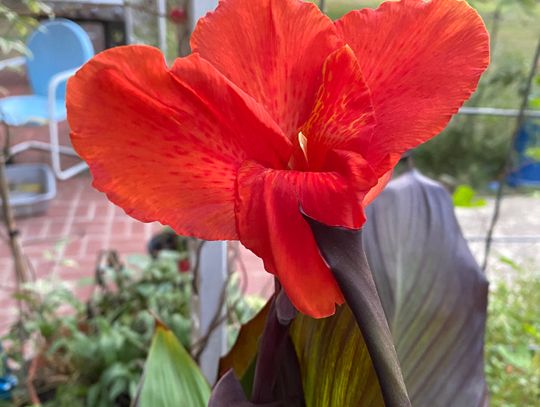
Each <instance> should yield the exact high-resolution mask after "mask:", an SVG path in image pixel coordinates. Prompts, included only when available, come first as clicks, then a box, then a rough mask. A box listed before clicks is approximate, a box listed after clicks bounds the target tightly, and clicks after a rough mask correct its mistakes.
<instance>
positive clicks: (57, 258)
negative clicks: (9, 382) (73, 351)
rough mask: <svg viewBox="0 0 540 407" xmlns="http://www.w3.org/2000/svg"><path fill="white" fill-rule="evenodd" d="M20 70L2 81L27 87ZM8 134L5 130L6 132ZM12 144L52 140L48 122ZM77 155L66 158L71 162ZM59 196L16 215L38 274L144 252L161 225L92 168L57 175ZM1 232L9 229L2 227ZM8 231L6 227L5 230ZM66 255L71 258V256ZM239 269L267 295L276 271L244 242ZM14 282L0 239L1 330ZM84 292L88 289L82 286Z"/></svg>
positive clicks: (69, 273) (63, 273)
mask: <svg viewBox="0 0 540 407" xmlns="http://www.w3.org/2000/svg"><path fill="white" fill-rule="evenodd" d="M21 78H22V77H21V75H19V74H14V73H12V72H11V73H10V72H8V73H0V86H3V87H7V88H8V90H9V94H18V93H24V92H26V91H27V85H26V84H25V82H24V80H23V79H21ZM60 132H61V133H60V134H61V139H62V140H63V143H65V144H68V143H69V142H68V133H69V131H68V128H67V125H66V124H65V123H64V124H63V125H62V126H60ZM1 137H2V138H3V137H4V135H3V134H2V135H1ZM11 139H12V144H15V143H18V142H20V141H23V140H27V139H37V140H43V141H47V139H48V133H47V129H46V128H37V127H34V128H23V129H14V130H12V131H11ZM15 161H16V162H39V163H49V162H50V157H49V155H48V153H44V152H37V151H28V152H23V153H21V154H20V155H17V156H16V157H15ZM71 162H73V159H71V158H69V159H67V160H66V165H69V164H70V163H71ZM57 190H58V193H57V196H56V198H55V199H54V200H52V201H51V203H50V207H49V209H48V211H47V212H46V213H45V214H43V215H41V216H34V217H27V218H20V219H17V227H18V229H19V231H20V233H21V239H22V244H23V248H24V252H25V254H26V255H27V257H28V261H29V263H30V265H31V269H32V271H33V274H34V275H35V277H37V278H42V277H58V278H60V279H61V280H62V281H67V282H70V283H73V285H74V286H75V285H76V283H77V281H79V280H81V279H82V278H86V277H92V276H93V274H94V268H95V263H96V260H97V256H98V254H99V252H100V251H101V250H104V249H115V250H117V251H118V252H119V253H120V255H121V256H124V257H125V256H126V255H128V254H131V253H144V252H145V251H146V243H147V241H148V240H149V239H150V237H151V236H152V235H153V234H154V233H156V232H158V231H159V230H160V229H161V227H162V226H161V225H160V224H158V223H147V224H145V223H142V222H139V221H137V220H135V219H133V218H131V217H129V216H128V215H126V214H125V213H124V212H123V210H122V209H120V208H118V207H116V206H114V205H113V204H111V203H110V202H109V201H108V200H107V199H106V197H105V195H104V194H102V193H100V192H98V191H96V190H94V189H93V188H92V187H91V176H90V174H89V173H88V171H86V172H84V173H82V174H80V175H78V176H76V177H74V178H71V179H69V180H67V181H57ZM2 232H4V230H3V228H2ZM2 236H5V233H2ZM66 260H68V261H67V262H66ZM240 261H241V263H240V264H238V265H236V267H237V268H238V269H242V267H245V273H242V275H243V276H244V278H247V281H246V287H247V292H248V293H250V294H260V295H263V296H268V295H269V293H270V292H271V290H272V281H273V280H272V277H271V276H270V275H269V274H268V273H266V272H264V271H263V267H262V262H261V261H260V260H259V259H258V258H257V257H256V256H255V255H253V254H252V253H251V252H249V251H248V250H246V249H245V248H243V247H241V246H240ZM13 285H14V281H13V265H12V260H11V257H10V252H9V247H8V245H7V241H6V240H5V239H2V241H1V242H0V309H1V310H2V311H0V330H2V329H5V327H6V325H7V324H8V323H9V322H10V321H11V320H12V315H13V313H14V312H15V309H14V305H15V304H14V302H13V300H12V299H11V295H10V293H11V292H12V289H13ZM79 292H80V295H81V296H84V295H85V294H86V293H87V292H88V289H87V290H82V289H81V290H79Z"/></svg>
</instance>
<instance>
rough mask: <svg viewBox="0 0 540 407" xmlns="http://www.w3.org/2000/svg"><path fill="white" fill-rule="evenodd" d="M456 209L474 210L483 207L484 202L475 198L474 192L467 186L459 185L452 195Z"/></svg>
mask: <svg viewBox="0 0 540 407" xmlns="http://www.w3.org/2000/svg"><path fill="white" fill-rule="evenodd" d="M452 201H453V202H454V206H456V207H464V208H475V207H479V206H485V205H486V200H485V199H481V198H477V197H476V191H475V190H474V189H473V188H471V187H470V186H469V185H459V186H458V187H457V188H456V190H455V191H454V193H453V195H452Z"/></svg>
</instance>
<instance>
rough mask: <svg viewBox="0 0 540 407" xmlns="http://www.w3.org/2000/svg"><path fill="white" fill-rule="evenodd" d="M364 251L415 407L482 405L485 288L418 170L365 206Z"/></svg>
mask: <svg viewBox="0 0 540 407" xmlns="http://www.w3.org/2000/svg"><path fill="white" fill-rule="evenodd" d="M367 218H368V222H367V224H366V225H365V227H364V236H363V237H364V246H365V248H366V253H367V256H368V260H369V264H370V266H371V269H372V271H373V275H374V278H375V282H376V284H377V289H378V292H379V296H380V298H381V301H382V304H383V307H384V311H385V314H386V316H387V318H388V324H389V326H390V330H391V332H392V335H393V337H394V338H395V346H396V350H397V354H398V357H399V360H400V364H401V368H402V372H403V376H404V379H405V383H406V385H407V390H408V392H409V396H410V398H411V402H412V405H414V406H415V407H424V406H425V407H431V406H472V407H473V406H485V405H487V387H486V383H485V380H484V370H483V341H484V328H485V323H486V306H487V292H488V283H487V280H486V277H485V276H484V274H483V273H482V272H481V271H480V269H479V267H478V265H477V263H476V261H475V260H474V258H473V256H472V254H471V253H470V251H469V248H468V246H467V242H466V241H465V239H464V238H463V236H462V233H461V230H460V227H459V225H458V223H457V220H456V217H455V214H454V210H453V205H452V200H451V197H450V196H449V194H448V193H447V192H446V191H445V190H444V188H443V187H441V186H440V185H439V184H437V183H435V182H433V181H432V180H429V179H428V178H426V177H424V176H422V175H421V174H420V173H418V172H417V171H411V172H408V173H406V174H404V175H402V176H401V177H399V178H397V179H395V180H394V181H391V182H390V184H389V185H388V187H387V188H386V189H385V191H384V192H383V193H382V194H381V195H380V196H379V197H378V198H377V199H376V200H375V202H374V203H373V204H372V205H371V206H370V207H368V210H367Z"/></svg>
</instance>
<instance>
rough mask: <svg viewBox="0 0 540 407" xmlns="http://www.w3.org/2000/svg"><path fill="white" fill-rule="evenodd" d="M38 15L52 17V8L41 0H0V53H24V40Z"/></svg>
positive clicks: (36, 21)
mask: <svg viewBox="0 0 540 407" xmlns="http://www.w3.org/2000/svg"><path fill="white" fill-rule="evenodd" d="M39 15H48V16H49V17H52V15H53V13H52V9H51V8H50V6H48V5H47V4H45V2H43V1H41V0H22V1H18V2H13V1H11V2H10V1H4V0H0V27H1V29H0V34H1V35H0V55H1V54H4V55H7V54H10V53H12V52H16V53H20V54H25V53H26V52H27V50H26V46H25V40H26V37H27V36H28V34H30V32H32V30H33V29H34V28H35V27H36V26H37V25H38V23H39V22H38V20H37V19H36V17H37V16H39Z"/></svg>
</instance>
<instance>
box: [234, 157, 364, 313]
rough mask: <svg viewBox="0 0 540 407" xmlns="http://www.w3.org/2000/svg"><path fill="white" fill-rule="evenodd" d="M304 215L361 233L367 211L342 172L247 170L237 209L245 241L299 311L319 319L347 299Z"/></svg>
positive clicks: (241, 178)
mask: <svg viewBox="0 0 540 407" xmlns="http://www.w3.org/2000/svg"><path fill="white" fill-rule="evenodd" d="M300 209H302V210H304V211H305V213H306V214H308V215H309V216H310V217H312V218H314V219H317V220H319V221H321V222H323V223H325V224H329V225H340V226H351V227H359V226H360V225H362V224H363V222H364V219H365V217H364V213H363V209H362V207H361V205H360V203H359V201H358V199H357V197H356V195H355V192H354V191H353V190H351V188H350V187H349V184H348V181H347V180H346V179H345V178H344V177H343V176H341V175H340V174H338V173H337V172H326V173H324V172H299V171H290V170H289V171H276V170H270V169H266V168H263V167H261V166H260V165H258V164H256V163H253V162H246V163H244V164H243V165H242V167H241V169H240V171H239V176H238V196H237V204H236V216H237V228H238V234H239V237H240V241H241V242H242V243H243V244H244V245H245V246H246V247H247V248H249V249H250V250H252V251H253V252H254V253H255V254H256V255H258V256H259V257H261V258H262V259H263V261H264V265H265V268H266V270H267V271H269V272H271V273H273V274H276V276H277V277H278V279H279V281H280V282H281V284H282V286H283V288H284V289H285V292H286V293H287V295H288V296H289V298H290V300H291V302H292V303H293V304H294V306H295V307H296V308H297V309H298V310H300V311H301V312H303V313H305V314H308V315H311V316H313V317H316V318H321V317H325V316H328V315H331V314H333V313H334V310H335V304H341V303H342V302H343V296H342V294H341V291H340V289H339V287H338V286H337V283H336V281H335V280H334V277H333V276H332V273H331V272H330V270H329V269H328V266H327V265H326V263H325V262H324V260H323V259H322V257H321V255H320V253H319V249H318V247H317V244H316V242H315V240H314V237H313V234H312V232H311V229H310V227H309V225H308V224H307V222H306V221H305V220H304V218H303V216H302V214H301V212H300Z"/></svg>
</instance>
